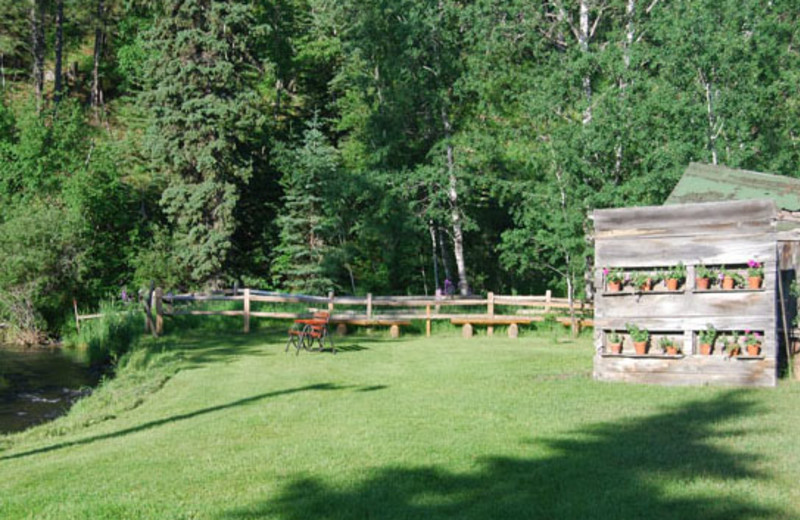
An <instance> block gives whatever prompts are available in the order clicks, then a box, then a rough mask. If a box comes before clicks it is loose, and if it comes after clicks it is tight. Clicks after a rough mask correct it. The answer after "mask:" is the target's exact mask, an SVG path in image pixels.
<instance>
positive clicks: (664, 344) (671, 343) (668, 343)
mask: <svg viewBox="0 0 800 520" xmlns="http://www.w3.org/2000/svg"><path fill="white" fill-rule="evenodd" d="M658 346H659V347H660V348H661V350H662V351H664V352H666V351H667V349H669V348H674V349H677V350H678V352H680V348H678V342H677V341H675V340H674V339H672V338H669V337H663V338H661V339H660V340H658Z"/></svg>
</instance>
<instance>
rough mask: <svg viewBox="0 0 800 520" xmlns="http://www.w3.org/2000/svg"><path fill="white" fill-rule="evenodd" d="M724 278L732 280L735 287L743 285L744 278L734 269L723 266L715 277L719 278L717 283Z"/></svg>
mask: <svg viewBox="0 0 800 520" xmlns="http://www.w3.org/2000/svg"><path fill="white" fill-rule="evenodd" d="M726 276H727V277H730V278H732V279H733V283H734V284H735V285H742V284H743V283H744V277H743V276H742V275H741V274H740V273H739V271H737V270H735V269H728V268H726V267H725V266H724V265H723V266H722V267H720V268H719V274H718V275H717V277H718V278H719V281H720V282H722V280H724V279H725V277H726Z"/></svg>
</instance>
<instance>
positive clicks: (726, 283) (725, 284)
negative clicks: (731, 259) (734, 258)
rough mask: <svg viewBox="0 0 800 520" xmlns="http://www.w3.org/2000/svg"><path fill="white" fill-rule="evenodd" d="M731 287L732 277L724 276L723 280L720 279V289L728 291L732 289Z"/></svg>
mask: <svg viewBox="0 0 800 520" xmlns="http://www.w3.org/2000/svg"><path fill="white" fill-rule="evenodd" d="M733 285H734V284H733V278H732V277H730V276H726V277H725V278H723V279H722V288H723V289H728V290H730V289H733Z"/></svg>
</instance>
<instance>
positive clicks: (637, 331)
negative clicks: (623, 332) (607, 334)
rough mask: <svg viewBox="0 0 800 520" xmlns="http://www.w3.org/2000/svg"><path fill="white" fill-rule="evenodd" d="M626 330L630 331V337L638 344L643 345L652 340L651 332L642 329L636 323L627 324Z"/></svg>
mask: <svg viewBox="0 0 800 520" xmlns="http://www.w3.org/2000/svg"><path fill="white" fill-rule="evenodd" d="M625 328H626V329H628V334H629V335H630V337H631V339H632V340H633V341H635V342H637V343H641V342H644V341H647V340H649V339H650V332H649V331H647V330H646V329H642V328H640V327H639V326H638V325H636V324H634V323H628V324H626V325H625Z"/></svg>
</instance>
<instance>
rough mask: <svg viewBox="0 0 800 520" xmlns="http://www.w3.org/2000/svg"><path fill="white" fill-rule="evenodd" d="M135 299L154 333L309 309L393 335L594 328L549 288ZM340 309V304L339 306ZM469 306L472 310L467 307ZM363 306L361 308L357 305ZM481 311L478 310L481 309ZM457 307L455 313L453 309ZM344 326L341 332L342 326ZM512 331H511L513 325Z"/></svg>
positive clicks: (154, 292) (586, 314)
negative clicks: (184, 320)
mask: <svg viewBox="0 0 800 520" xmlns="http://www.w3.org/2000/svg"><path fill="white" fill-rule="evenodd" d="M139 299H140V301H141V303H142V305H143V307H144V313H145V328H146V329H147V330H148V331H149V332H151V333H152V334H153V335H155V336H158V335H160V334H161V333H162V332H163V330H164V318H165V317H170V316H187V315H188V316H233V317H241V318H242V319H243V330H244V332H250V321H251V319H252V318H268V319H281V320H294V319H301V318H308V317H310V316H311V313H312V312H313V311H314V310H319V309H323V310H327V311H329V312H330V313H331V318H330V322H331V323H332V324H334V325H337V326H338V332H340V333H341V332H344V331H345V330H346V326H347V325H355V326H367V327H373V326H390V327H391V328H392V335H393V336H394V335H396V334H397V333H399V328H398V327H399V326H400V325H409V324H410V321H411V320H421V321H424V322H425V332H426V335H428V336H430V334H431V322H432V321H443V320H448V321H451V322H453V323H459V324H465V331H466V327H467V326H469V327H470V329H469V331H470V334H471V330H472V329H471V325H469V324H470V323H473V324H476V325H486V326H487V327H488V334H489V335H491V334H492V330H493V326H494V325H509V324H512V323H513V325H512V326H513V327H516V323H532V322H541V321H544V320H546V319H554V320H555V321H557V322H559V323H561V324H563V325H565V326H572V327H573V330H579V329H580V327H585V326H593V322H592V312H593V309H592V305H591V304H589V303H586V302H583V301H577V300H576V301H574V302H573V306H572V309H573V312H572V313H571V312H570V303H569V301H568V300H567V299H566V298H553V297H552V294H551V292H550V291H547V293H546V294H545V295H544V296H516V295H514V296H503V295H495V294H494V293H488V295H487V296H486V297H485V298H482V297H459V296H442V297H428V296H373V295H372V294H368V295H367V296H366V297H355V296H336V295H334V293H329V294H328V296H327V297H324V296H309V295H302V294H285V293H277V292H270V291H262V290H257V289H233V290H228V291H221V292H215V293H207V294H200V293H190V294H172V293H165V292H164V291H163V289H161V288H155V289H151V290H150V291H142V292H140V293H139ZM208 302H241V309H238V310H214V309H210V310H203V309H193V308H191V305H192V304H198V303H208ZM258 303H265V304H295V307H297V304H301V305H304V306H306V309H305V311H302V312H297V311H292V310H287V311H281V310H256V309H255V308H254V305H253V304H258ZM343 307H344V308H343ZM468 307H472V308H473V309H466V308H468ZM475 307H485V309H486V311H485V312H481V313H477V314H470V313H469V312H468V311H470V310H474V308H475ZM497 307H516V308H518V309H517V310H516V314H498V313H496V312H495V310H496V308H497ZM362 308H363V309H362ZM481 310H482V309H481ZM458 311H460V312H458ZM343 329H344V330H343ZM514 330H516V329H514Z"/></svg>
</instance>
